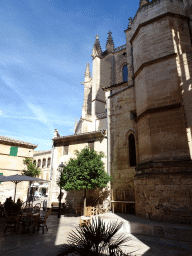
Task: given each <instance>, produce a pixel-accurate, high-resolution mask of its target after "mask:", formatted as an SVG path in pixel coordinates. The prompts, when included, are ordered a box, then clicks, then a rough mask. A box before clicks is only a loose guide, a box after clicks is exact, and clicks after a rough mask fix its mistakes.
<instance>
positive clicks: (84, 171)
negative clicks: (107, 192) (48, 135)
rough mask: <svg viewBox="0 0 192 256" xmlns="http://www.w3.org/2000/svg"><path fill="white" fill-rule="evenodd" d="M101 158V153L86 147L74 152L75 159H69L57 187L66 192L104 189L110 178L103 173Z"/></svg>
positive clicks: (102, 155)
mask: <svg viewBox="0 0 192 256" xmlns="http://www.w3.org/2000/svg"><path fill="white" fill-rule="evenodd" d="M103 157H104V153H103V152H96V151H95V150H90V148H88V147H86V148H84V149H82V150H81V151H77V150H76V157H75V158H70V160H69V162H68V164H67V165H66V167H65V168H64V169H63V172H62V173H61V176H60V179H59V182H58V185H59V186H61V188H63V189H64V190H66V191H70V190H80V189H85V190H88V189H95V188H103V187H106V186H107V183H108V182H109V181H110V180H111V179H112V177H110V176H109V175H108V174H107V173H106V172H105V167H104V163H103V161H102V158H103Z"/></svg>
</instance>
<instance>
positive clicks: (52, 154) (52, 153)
mask: <svg viewBox="0 0 192 256" xmlns="http://www.w3.org/2000/svg"><path fill="white" fill-rule="evenodd" d="M53 158H54V141H53V142H52V152H51V175H50V180H52V175H53Z"/></svg>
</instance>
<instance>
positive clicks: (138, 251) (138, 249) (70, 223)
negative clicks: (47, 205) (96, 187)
mask: <svg viewBox="0 0 192 256" xmlns="http://www.w3.org/2000/svg"><path fill="white" fill-rule="evenodd" d="M101 217H102V218H104V219H105V220H107V219H108V220H109V219H110V220H111V221H112V220H116V219H117V217H119V218H118V219H119V220H120V218H122V216H117V215H116V214H112V215H108V214H103V215H102V216H101ZM124 217H125V216H124ZM127 218H128V216H127ZM78 224H79V217H77V216H75V215H74V216H73V215H68V216H65V217H63V216H62V217H61V219H58V218H57V214H56V213H55V214H51V215H50V216H49V218H48V220H47V225H48V228H49V230H48V232H45V234H43V232H42V230H40V231H39V232H36V233H35V234H32V235H31V236H30V234H29V233H23V234H21V235H17V234H15V233H14V232H13V230H11V229H10V230H9V229H8V230H7V231H6V234H4V233H3V230H4V226H5V219H3V218H2V219H0V256H13V255H14V256H37V255H38V256H39V255H41V256H51V255H52V256H53V255H57V253H58V251H59V250H60V249H61V248H62V246H63V245H64V244H66V243H67V235H68V234H69V232H71V231H72V230H74V229H75V227H77V225H78ZM123 232H124V233H126V234H127V235H129V236H130V238H131V240H130V241H128V242H127V244H126V246H125V247H124V248H123V250H124V251H126V252H132V255H136V256H141V255H144V256H164V255H169V256H173V255H176V256H192V253H191V250H190V249H189V248H181V247H177V244H174V243H170V242H169V243H167V241H168V239H164V238H158V237H149V236H142V235H138V234H135V235H133V234H130V233H129V232H127V231H126V230H123ZM169 241H172V240H169Z"/></svg>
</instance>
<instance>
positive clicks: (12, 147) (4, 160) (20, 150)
mask: <svg viewBox="0 0 192 256" xmlns="http://www.w3.org/2000/svg"><path fill="white" fill-rule="evenodd" d="M36 147H37V145H34V144H31V143H28V142H24V141H20V140H15V139H11V138H7V137H4V136H0V175H4V176H9V175H16V174H20V175H21V173H22V171H23V170H24V168H25V165H24V164H23V160H24V159H25V158H28V157H31V158H32V157H33V152H34V149H35V148H36ZM28 188H29V182H26V181H22V182H20V183H18V185H17V194H16V199H17V198H20V199H21V200H22V201H26V199H27V192H28ZM14 193H15V184H14V183H13V182H1V184H0V202H2V203H4V201H5V200H6V198H7V197H10V196H12V198H14Z"/></svg>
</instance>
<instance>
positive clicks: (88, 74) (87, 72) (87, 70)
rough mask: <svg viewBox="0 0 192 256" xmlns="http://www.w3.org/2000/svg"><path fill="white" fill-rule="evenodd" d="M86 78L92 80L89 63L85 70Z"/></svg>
mask: <svg viewBox="0 0 192 256" xmlns="http://www.w3.org/2000/svg"><path fill="white" fill-rule="evenodd" d="M85 77H86V78H91V72H90V68H89V63H87V67H86V70H85Z"/></svg>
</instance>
